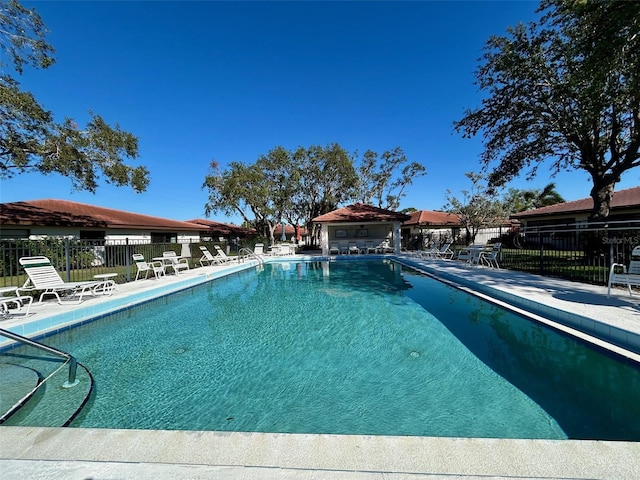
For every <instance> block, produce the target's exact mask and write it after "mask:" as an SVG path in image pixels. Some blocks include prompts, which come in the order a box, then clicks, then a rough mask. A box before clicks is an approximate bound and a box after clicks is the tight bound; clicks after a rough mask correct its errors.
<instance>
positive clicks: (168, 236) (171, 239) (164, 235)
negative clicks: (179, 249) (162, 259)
mask: <svg viewBox="0 0 640 480" xmlns="http://www.w3.org/2000/svg"><path fill="white" fill-rule="evenodd" d="M177 242H178V234H177V233H172V232H155V233H152V234H151V243H177Z"/></svg>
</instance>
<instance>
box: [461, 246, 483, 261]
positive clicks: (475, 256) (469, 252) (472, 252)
mask: <svg viewBox="0 0 640 480" xmlns="http://www.w3.org/2000/svg"><path fill="white" fill-rule="evenodd" d="M484 249H485V246H484V245H479V244H473V245H470V246H468V247H463V248H462V249H460V250H458V256H457V257H456V258H457V259H458V260H462V261H463V262H466V263H469V264H471V265H478V263H480V255H481V254H482V252H483V251H484Z"/></svg>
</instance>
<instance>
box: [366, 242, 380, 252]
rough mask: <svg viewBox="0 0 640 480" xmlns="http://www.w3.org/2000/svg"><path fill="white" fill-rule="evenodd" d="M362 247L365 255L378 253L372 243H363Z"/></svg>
mask: <svg viewBox="0 0 640 480" xmlns="http://www.w3.org/2000/svg"><path fill="white" fill-rule="evenodd" d="M364 246H365V249H366V252H367V253H378V250H377V249H376V246H375V245H374V244H373V242H372V241H366V242H364Z"/></svg>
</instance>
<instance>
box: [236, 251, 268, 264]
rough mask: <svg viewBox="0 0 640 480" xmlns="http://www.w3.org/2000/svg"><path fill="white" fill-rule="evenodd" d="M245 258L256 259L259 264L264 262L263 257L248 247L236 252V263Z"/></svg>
mask: <svg viewBox="0 0 640 480" xmlns="http://www.w3.org/2000/svg"><path fill="white" fill-rule="evenodd" d="M245 260H257V261H258V264H259V265H263V264H264V258H262V256H261V255H258V254H257V253H255V252H254V251H253V250H251V249H250V248H246V247H245V248H241V249H240V251H239V252H238V263H241V262H244V261H245Z"/></svg>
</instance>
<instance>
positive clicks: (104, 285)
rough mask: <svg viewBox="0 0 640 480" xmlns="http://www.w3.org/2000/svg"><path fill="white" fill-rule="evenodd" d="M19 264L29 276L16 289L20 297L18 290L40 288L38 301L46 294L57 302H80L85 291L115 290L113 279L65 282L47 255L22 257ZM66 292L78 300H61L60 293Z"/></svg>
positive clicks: (105, 291)
mask: <svg viewBox="0 0 640 480" xmlns="http://www.w3.org/2000/svg"><path fill="white" fill-rule="evenodd" d="M19 262H20V265H22V267H23V268H24V271H25V273H26V274H27V276H28V277H29V278H27V281H26V282H25V283H24V285H23V286H22V287H20V288H18V289H16V294H17V295H18V296H20V297H22V295H20V292H23V291H24V292H33V291H36V290H38V291H39V290H42V293H41V294H40V303H42V300H43V298H44V297H46V296H55V297H56V299H57V301H58V303H59V304H61V305H62V304H64V303H80V302H82V297H83V296H84V294H85V293H89V294H91V295H96V294H97V293H98V291H99V292H100V293H102V294H107V295H112V294H113V291H114V290H115V282H114V281H113V280H105V279H102V280H93V281H87V282H65V281H64V280H62V277H60V275H59V274H58V272H57V271H56V269H55V268H54V266H53V265H52V264H51V260H49V259H48V258H47V257H43V256H36V257H22V258H21V259H20V260H19ZM61 293H62V294H64V293H66V294H67V295H68V296H71V297H73V296H76V295H77V296H78V300H76V301H71V300H66V301H64V302H63V301H62V299H61V298H60V294H61Z"/></svg>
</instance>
